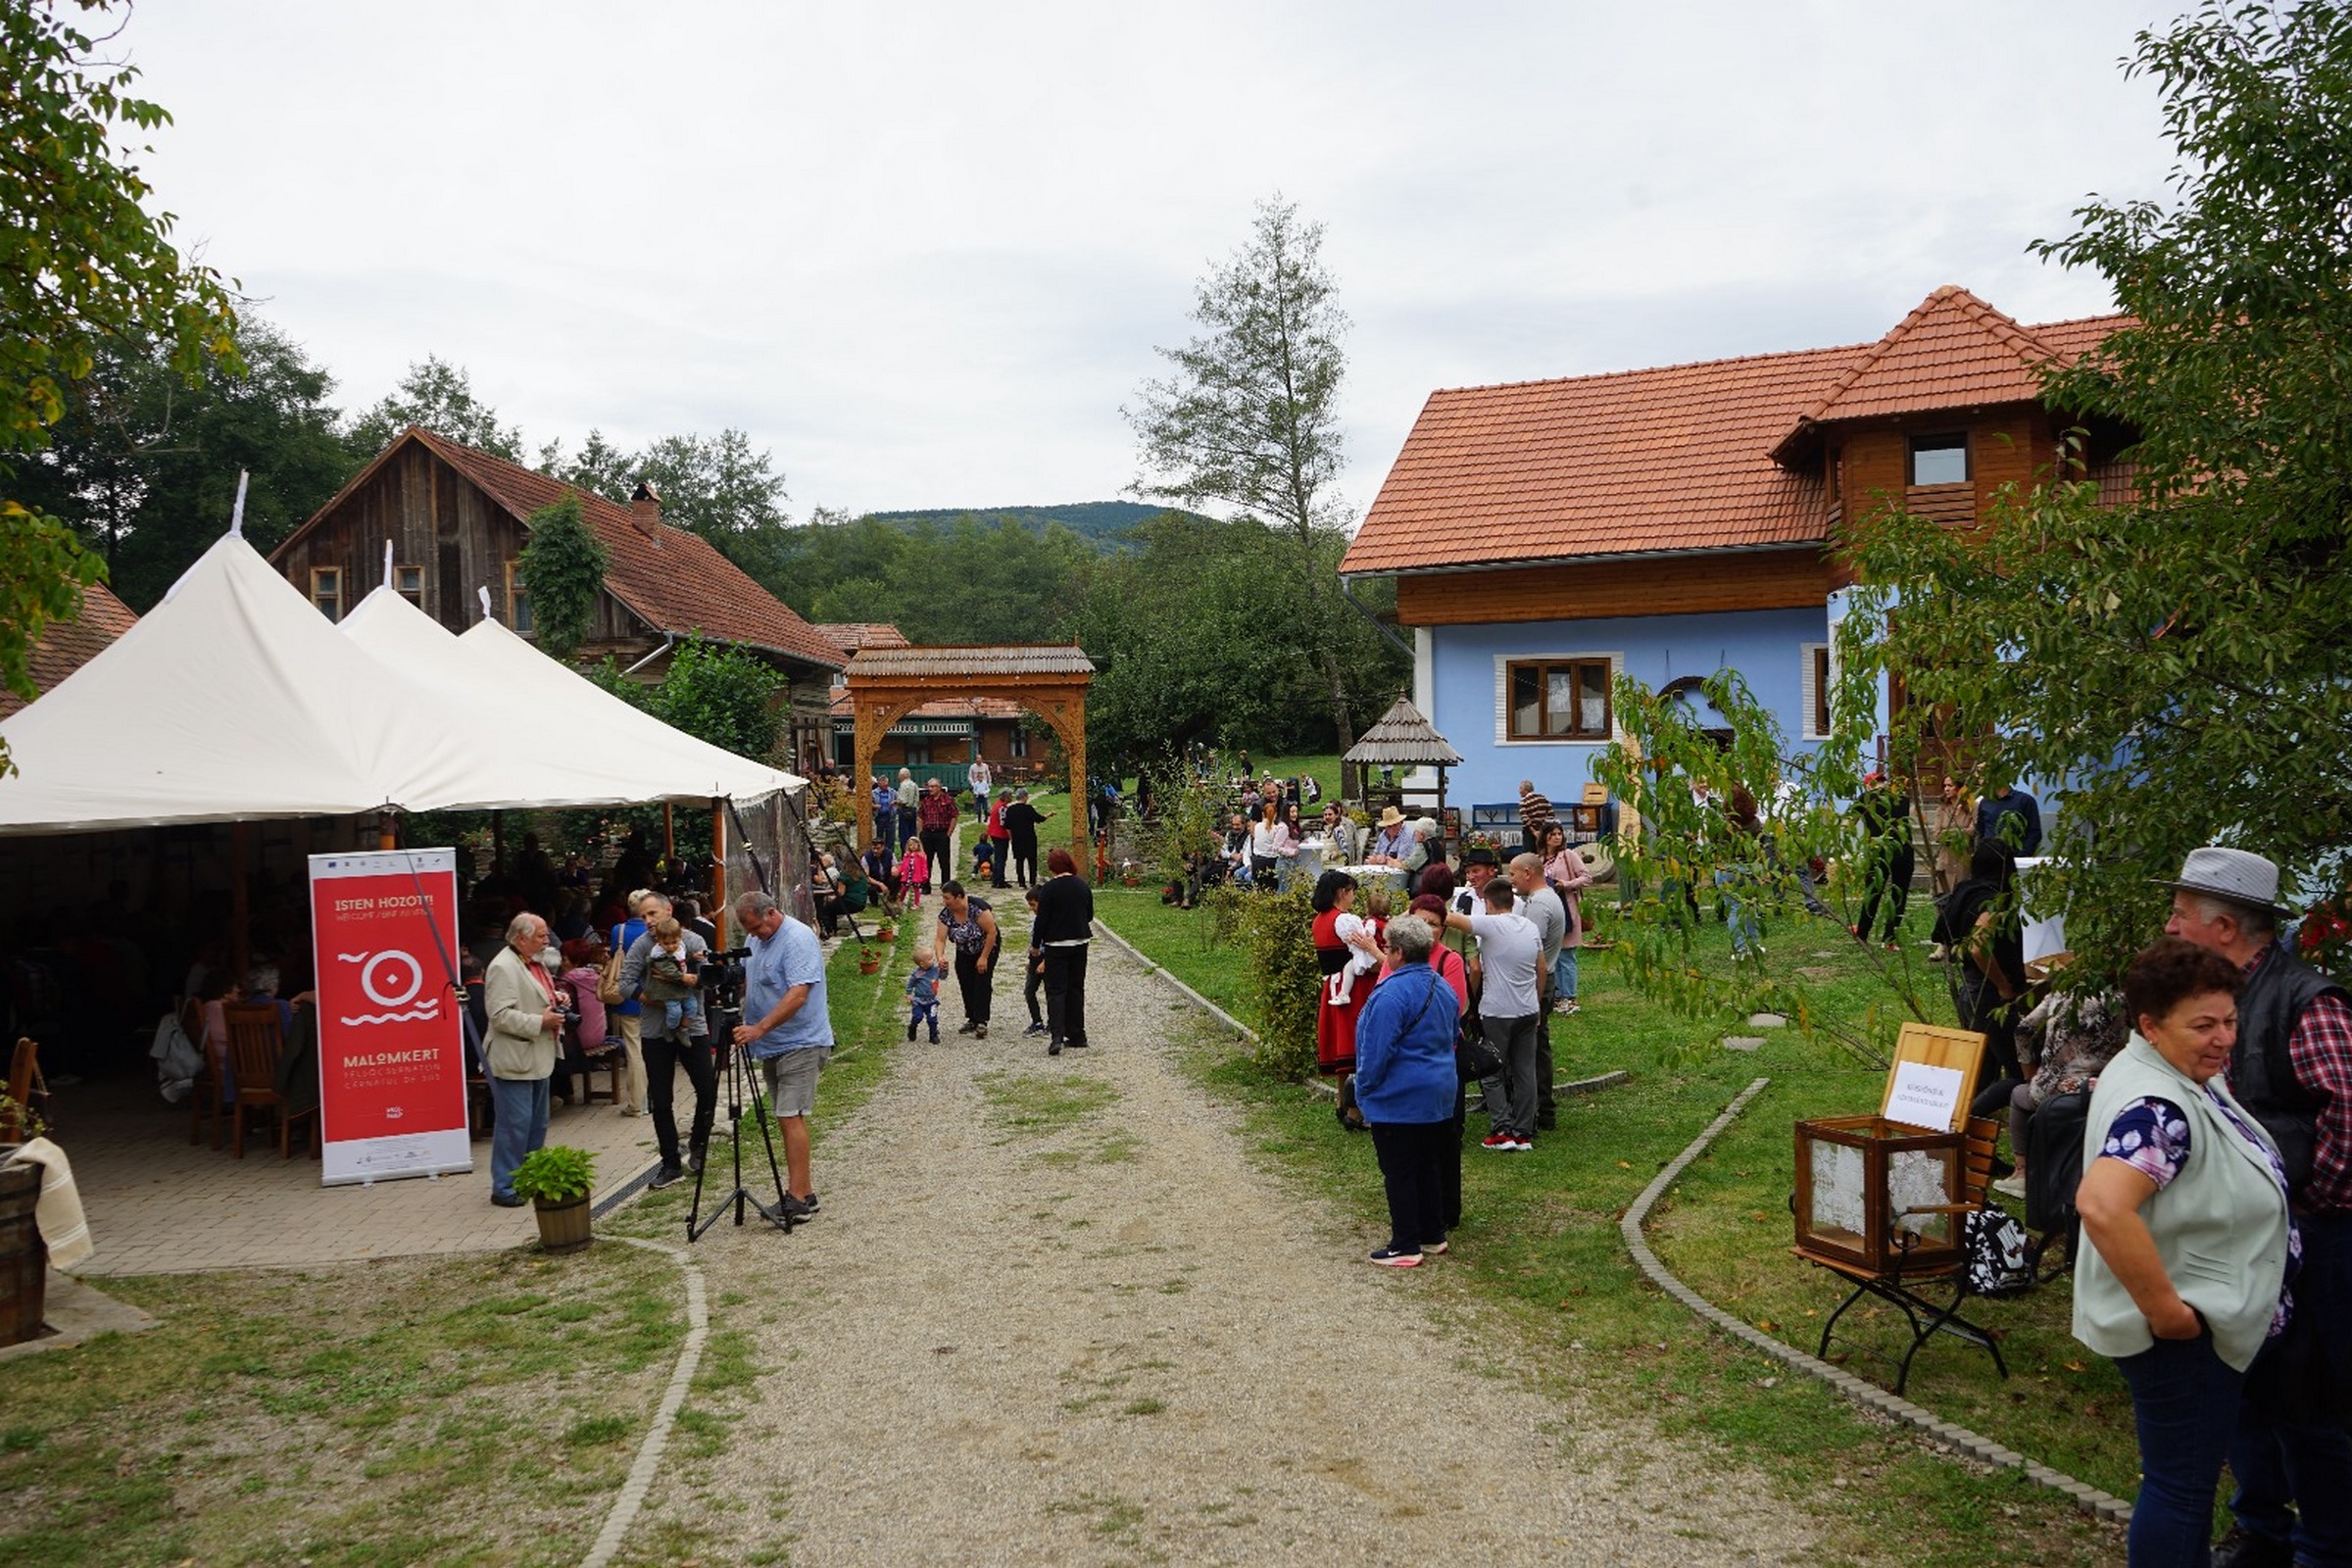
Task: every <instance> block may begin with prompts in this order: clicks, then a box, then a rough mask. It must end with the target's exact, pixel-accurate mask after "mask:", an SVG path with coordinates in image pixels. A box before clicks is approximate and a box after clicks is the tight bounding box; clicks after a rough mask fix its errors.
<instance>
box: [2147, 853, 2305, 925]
mask: <svg viewBox="0 0 2352 1568" xmlns="http://www.w3.org/2000/svg"><path fill="white" fill-rule="evenodd" d="M2156 885H2157V886H2158V887H2160V888H2171V889H2173V890H2174V891H2175V892H2178V893H2196V894H2202V895H2203V896H2204V897H2206V898H2209V899H2227V900H2228V901H2229V902H2230V903H2231V904H2242V905H2245V906H2247V907H2250V908H2256V909H2269V910H2270V911H2271V912H2272V913H2274V914H2287V913H2290V912H2292V911H2290V910H2289V909H2288V908H2287V907H2285V906H2284V905H2282V904H2280V903H2279V902H2278V866H2277V865H2275V864H2273V863H2272V862H2271V861H2269V860H2266V859H2264V858H2262V857H2261V856H2259V855H2255V854H2252V853H2250V852H2248V851H2245V850H2226V849H2223V848H2222V847H2221V846H2220V845H2218V844H2208V845H2206V846H2205V847H2204V848H2203V849H2197V850H2191V851H2189V852H2188V858H2187V860H2185V861H2184V862H2182V864H2181V866H2180V877H2179V879H2178V880H2175V881H2171V882H2167V881H2164V880H2162V879H2159V880H2158V881H2157V883H2156Z"/></svg>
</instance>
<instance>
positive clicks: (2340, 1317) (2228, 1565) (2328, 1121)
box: [2165, 846, 2352, 1568]
mask: <svg viewBox="0 0 2352 1568" xmlns="http://www.w3.org/2000/svg"><path fill="white" fill-rule="evenodd" d="M2166 885H2167V886H2169V887H2171V888H2172V889H2173V915H2172V918H2171V919H2170V920H2169V921H2167V922H2166V923H2165V930H2166V931H2167V932H2169V933H2170V934H2172V935H2173V936H2177V937H2180V938H2182V939H2184V940H2186V941H2189V942H2193V943H2195V944H2196V945H2197V946H2199V947H2201V948H2207V949H2210V950H2211V951H2213V952H2215V953H2218V954H2221V955H2222V956H2224V957H2227V958H2229V960H2230V961H2231V962H2233V963H2235V964H2237V965H2238V966H2239V967H2240V968H2241V969H2243V970H2244V972H2245V976H2246V989H2245V991H2244V992H2243V993H2242V994H2241V995H2240V996H2239V997H2238V999H2237V1044H2236V1046H2235V1047H2234V1049H2232V1051H2231V1052H2230V1054H2229V1092H2230V1093H2231V1094H2232V1095H2234V1096H2236V1097H2237V1099H2238V1101H2239V1103H2242V1104H2243V1105H2244V1106H2245V1107H2246V1108H2247V1109H2248V1110H2249V1111H2252V1112H2253V1113H2254V1117H2255V1119H2256V1120H2257V1121H2260V1122H2261V1123H2262V1125H2263V1128H2264V1130H2265V1131H2267V1132H2268V1133H2270V1135H2271V1136H2272V1138H2273V1139H2274V1140H2275V1141H2276V1142H2277V1143H2278V1150H2279V1154H2280V1156H2281V1157H2282V1159H2283V1160H2284V1162H2285V1166H2286V1173H2287V1182H2288V1190H2289V1197H2290V1198H2291V1199H2292V1200H2293V1203H2294V1210H2295V1223H2296V1225H2297V1226H2298V1227H2299V1228H2300V1229H2301V1231H2302V1233H2303V1264H2302V1267H2301V1269H2300V1270H2299V1271H2298V1272H2297V1273H2296V1275H2295V1277H2294V1279H2293V1280H2292V1281H2291V1282H2290V1283H2289V1289H2290V1291H2291V1293H2292V1296H2293V1299H2294V1303H2295V1304H2294V1312H2295V1317H2296V1318H2297V1319H2299V1320H2300V1321H2299V1322H2298V1323H2297V1324H2296V1326H2295V1328H2294V1329H2292V1330H2290V1331H2289V1332H2288V1333H2287V1334H2286V1335H2284V1336H2282V1337H2280V1338H2278V1339H2276V1340H2274V1341H2272V1342H2271V1344H2270V1345H2269V1346H2266V1347H2265V1348H2264V1351H2263V1353H2262V1355H2261V1356H2259V1357H2257V1358H2256V1360H2255V1362H2254V1365H2253V1366H2252V1367H2250V1368H2249V1369H2248V1370H2247V1373H2246V1397H2245V1401H2244V1403H2243V1404H2242V1405H2241V1406H2240V1407H2239V1414H2238V1421H2237V1431H2236V1433H2235V1435H2234V1436H2233V1437H2232V1438H2231V1440H2230V1444H2229V1470H2230V1473H2231V1474H2232V1475H2234V1476H2235V1477H2236V1478H2237V1493H2236V1495H2234V1496H2232V1497H2231V1498H2230V1499H2229V1507H2230V1510H2231V1511H2232V1512H2233V1513H2235V1514H2236V1516H2237V1520H2236V1523H2235V1524H2234V1525H2232V1526H2231V1527H2230V1531H2229V1535H2228V1536H2227V1537H2226V1538H2225V1539H2224V1540H2223V1542H2222V1544H2221V1545H2220V1547H2219V1548H2217V1549H2216V1550H2215V1552H2214V1556H2213V1561H2214V1563H2215V1565H2216V1568H2269V1565H2271V1564H2277V1565H2278V1568H2290V1565H2292V1564H2297V1563H2305V1564H2318V1563H2352V1426H2348V1425H2347V1422H2348V1421H2352V999H2348V998H2347V995H2346V993H2345V991H2344V988H2343V987H2341V986H2339V985H2336V984H2335V983H2334V982H2332V981H2330V980H2329V979H2328V978H2327V976H2325V975H2323V974H2320V973H2318V972H2317V971H2315V970H2313V969H2312V968H2310V967H2309V966H2308V965H2306V964H2305V963H2304V962H2303V961H2302V960H2301V959H2300V958H2297V957H2296V956H2294V955H2293V954H2292V953H2290V952H2288V951H2287V950H2286V949H2285V948H2284V947H2282V946H2280V945H2279V943H2278V915H2279V913H2280V912H2282V911H2281V910H2280V909H2279V907H2278V867H2277V866H2276V865H2274V864H2272V863H2271V862H2270V861H2269V860H2266V859H2264V858H2262V857H2261V856H2259V855H2250V854H2247V853H2246V852H2245V851H2243V850H2227V849H2221V848H2218V847H2215V846H2207V847H2206V848H2204V849H2201V850H2196V851H2193V852H2191V854H2190V855H2189V858H2188V863H2187V864H2186V865H2184V866H2183V867H2181V871H2180V880H2178V881H2176V882H2172V883H2168V884H2166Z"/></svg>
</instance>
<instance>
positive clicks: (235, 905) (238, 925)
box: [228, 822, 253, 981]
mask: <svg viewBox="0 0 2352 1568" xmlns="http://www.w3.org/2000/svg"><path fill="white" fill-rule="evenodd" d="M251 849H252V843H251V841H250V840H249V839H248V838H247V836H246V831H245V824H244V823H243V822H231V823H230V824H229V825H228V923H229V936H228V952H229V962H230V963H231V964H232V965H234V966H235V972H236V976H237V979H238V980H239V981H242V980H243V979H244V978H245V971H246V969H247V967H248V966H249V965H250V964H251V962H252V959H253V907H252V893H251V891H250V889H249V888H248V887H247V885H246V884H247V882H248V880H249V878H248V872H247V865H246V861H247V858H248V856H249V854H250V852H251Z"/></svg>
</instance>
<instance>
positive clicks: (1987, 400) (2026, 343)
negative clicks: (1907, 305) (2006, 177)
mask: <svg viewBox="0 0 2352 1568" xmlns="http://www.w3.org/2000/svg"><path fill="white" fill-rule="evenodd" d="M2057 357H2058V356H2057V354H2056V353H2055V352H2054V351H2053V350H2052V349H2051V348H2050V346H2049V345H2048V344H2047V343H2044V342H2043V341H2041V340H2040V339H2039V338H2037V337H2035V336H2034V334H2033V333H2031V332H2029V331H2027V330H2026V329H2025V328H2023V327H2021V326H2019V325H2018V324H2017V323H2016V322H2015V321H2013V320H2011V319H2009V318H2008V317H2006V316H2003V315H2002V314H2001V313H2000V312H1999V311H1996V310H1994V309H1993V308H1992V307H1991V306H1989V305H1987V304H1985V302H1984V301H1983V300H1981V299H1979V298H1977V297H1976V296H1975V295H1974V294H1971V293H1970V292H1969V291H1968V290H1966V289H1964V288H1956V287H1952V286H1949V285H1947V286H1945V287H1943V288H1939V289H1937V290H1936V292H1935V293H1933V294H1931V295H1929V296H1928V297H1927V298H1926V299H1925V300H1922V301H1921V302H1920V304H1919V308H1918V309H1916V310H1914V311H1913V312H1912V313H1911V314H1910V315H1909V316H1906V317H1904V318H1903V319H1901V320H1900V321H1898V322H1896V323H1895V326H1894V330H1893V331H1891V332H1888V333H1887V335H1886V336H1885V337H1883V338H1881V339H1879V340H1878V342H1876V343H1874V344H1872V345H1871V346H1870V348H1869V349H1868V350H1866V351H1865V352H1864V353H1863V354H1862V356H1861V357H1860V358H1859V359H1857V360H1855V361H1854V363H1853V364H1852V365H1851V366H1850V367H1848V368H1847V369H1846V371H1845V373H1844V374H1842V375H1840V376H1838V380H1837V382H1836V384H1835V385H1833V386H1832V387H1831V388H1830V389H1829V391H1828V392H1827V393H1826V394H1825V395H1824V396H1823V397H1822V399H1821V401H1820V402H1818V403H1816V404H1815V405H1814V406H1813V407H1812V408H1810V409H1807V410H1806V411H1805V416H1804V422H1806V423H1808V424H1824V423H1828V422H1830V421H1832V420H1837V419H1869V418H1878V417H1885V416H1887V415H1894V414H1924V413H1929V412H1932V411H1934V410H1937V409H1960V408H1985V407H1988V406H1990V405H1992V404H1996V403H2033V402H2036V401H2038V400H2039V399H2040V397H2041V368H2042V367H2043V366H2045V365H2047V364H2049V363H2050V362H2051V361H2052V360H2054V359H2056V358H2057Z"/></svg>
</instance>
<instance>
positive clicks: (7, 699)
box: [0, 582, 139, 718]
mask: <svg viewBox="0 0 2352 1568" xmlns="http://www.w3.org/2000/svg"><path fill="white" fill-rule="evenodd" d="M138 618H139V617H138V616H137V615H135V614H133V613H131V610H130V607H129V606H128V605H126V604H124V603H123V601H122V600H120V599H117V598H116V597H115V596H114V594H113V593H112V592H111V591H109V590H108V588H107V586H106V585H105V584H104V583H95V582H94V583H92V584H90V585H89V586H88V587H87V588H84V589H83V590H82V591H81V611H80V613H78V614H76V615H74V617H73V619H71V620H53V621H51V622H49V623H48V624H47V625H45V626H43V627H42V628H41V635H40V636H39V637H38V638H37V639H36V640H35V641H34V642H33V645H32V652H31V654H30V656H29V657H28V658H27V660H26V662H25V663H26V669H27V672H28V673H30V674H31V676H32V684H33V686H34V688H35V690H36V695H37V694H39V693H44V692H47V691H48V690H49V688H50V687H52V686H55V685H56V684H57V683H58V682H59V681H61V680H64V679H65V678H66V677H67V676H68V675H71V674H73V672H74V671H75V670H77V669H79V668H80V667H81V666H82V665H84V664H86V663H88V662H90V661H91V660H93V659H95V658H97V657H98V656H99V654H101V653H102V652H104V651H105V649H106V647H107V645H108V644H110V643H112V642H113V641H114V640H115V639H116V638H118V637H120V636H122V635H123V633H124V632H126V631H128V630H130V628H131V627H132V626H133V625H135V624H137V622H138ZM31 700H32V699H31V698H28V697H19V696H18V695H17V694H16V693H15V692H12V691H10V690H9V689H8V688H7V687H5V686H0V718H6V717H7V716H8V715H9V714H11V713H13V712H15V711H17V710H18V709H20V708H23V707H24V706H25V704H26V703H28V702H30V701H31Z"/></svg>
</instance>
